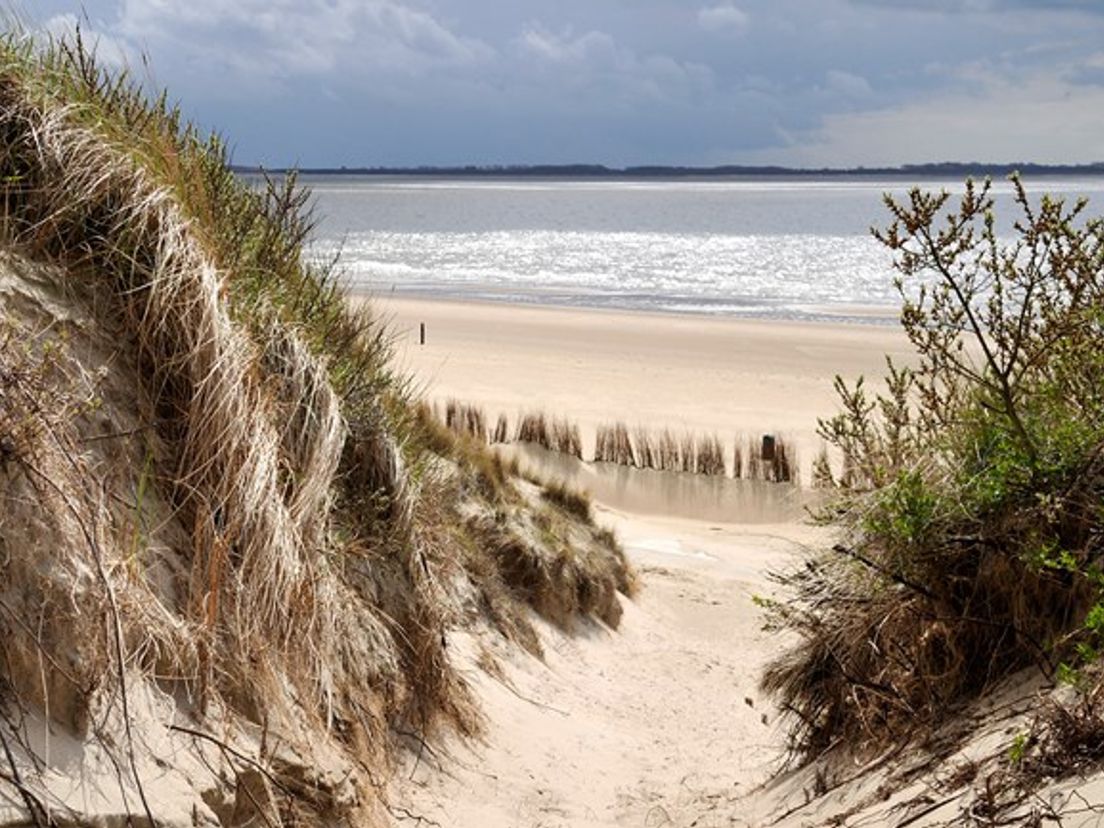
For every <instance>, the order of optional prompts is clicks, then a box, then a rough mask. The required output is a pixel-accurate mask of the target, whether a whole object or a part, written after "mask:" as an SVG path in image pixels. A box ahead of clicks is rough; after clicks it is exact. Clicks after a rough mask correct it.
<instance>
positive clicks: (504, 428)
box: [491, 414, 510, 443]
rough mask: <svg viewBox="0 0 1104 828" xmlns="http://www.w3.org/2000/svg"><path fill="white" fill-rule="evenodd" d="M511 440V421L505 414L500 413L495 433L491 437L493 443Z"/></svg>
mask: <svg viewBox="0 0 1104 828" xmlns="http://www.w3.org/2000/svg"><path fill="white" fill-rule="evenodd" d="M509 440H510V423H509V421H508V420H507V419H506V415H505V414H499V415H498V421H497V422H496V423H495V428H494V434H493V435H492V437H491V442H492V443H506V442H509Z"/></svg>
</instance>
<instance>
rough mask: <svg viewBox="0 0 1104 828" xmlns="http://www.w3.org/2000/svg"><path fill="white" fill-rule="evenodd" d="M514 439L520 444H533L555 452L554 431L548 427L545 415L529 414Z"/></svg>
mask: <svg viewBox="0 0 1104 828" xmlns="http://www.w3.org/2000/svg"><path fill="white" fill-rule="evenodd" d="M514 439H515V440H516V441H517V442H519V443H532V444H533V445H536V446H540V447H541V448H543V449H547V450H548V451H553V450H554V444H553V442H552V431H551V429H550V428H549V425H548V417H546V416H545V415H544V414H543V413H533V412H531V413H529V414H526V415H524V416H523V417H522V418H521V419H520V420H519V421H518V426H517V432H516V433H515V434H514Z"/></svg>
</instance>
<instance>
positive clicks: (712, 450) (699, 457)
mask: <svg viewBox="0 0 1104 828" xmlns="http://www.w3.org/2000/svg"><path fill="white" fill-rule="evenodd" d="M694 456H695V461H694V471H696V472H697V473H698V474H705V475H711V476H720V477H723V476H724V473H725V461H724V446H723V445H721V439H720V438H719V437H717V436H716V435H715V434H714V435H709V436H704V437H699V438H698V445H697V448H696V450H695V453H694Z"/></svg>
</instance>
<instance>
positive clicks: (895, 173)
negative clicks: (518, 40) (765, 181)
mask: <svg viewBox="0 0 1104 828" xmlns="http://www.w3.org/2000/svg"><path fill="white" fill-rule="evenodd" d="M233 169H234V171H235V172H237V173H242V174H251V173H252V174H256V173H261V172H268V173H274V174H277V175H279V174H283V173H286V172H289V170H286V169H266V168H262V167H258V166H235V167H233ZM298 172H300V173H303V174H308V175H311V174H314V175H362V176H364V175H368V176H372V175H378V176H383V175H388V176H455V177H458V178H471V177H477V178H481V177H488V178H494V177H510V178H516V177H532V178H723V177H732V178H775V177H778V178H787V177H791V178H807V177H817V178H820V177H824V178H875V177H903V178H910V179H915V178H918V177H928V178H943V177H947V178H959V179H961V178H965V177H975V178H976V177H984V176H991V177H993V178H1004V177H1007V176H1009V175H1011V174H1013V173H1019V174H1020V175H1023V176H1025V177H1026V176H1042V175H1051V176H1055V175H1062V176H1066V175H1069V176H1074V175H1077V176H1085V175H1104V162H1096V163H1093V164H1030V163H1015V164H990V163H984V162H957V161H946V162H940V163H932V164H903V165H901V166H898V167H846V168H834V167H819V168H799V167H782V166H741V165H735V164H729V165H724V166H716V167H683V166H663V165H646V166H633V167H607V166H604V165H602V164H491V165H474V164H469V165H466V166H456V167H449V166H440V167H438V166H418V167H313V168H304V169H300V170H298Z"/></svg>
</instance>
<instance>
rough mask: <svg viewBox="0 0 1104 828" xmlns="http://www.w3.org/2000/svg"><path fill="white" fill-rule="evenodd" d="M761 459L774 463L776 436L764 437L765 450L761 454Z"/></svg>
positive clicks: (767, 435) (765, 435) (766, 435)
mask: <svg viewBox="0 0 1104 828" xmlns="http://www.w3.org/2000/svg"><path fill="white" fill-rule="evenodd" d="M759 459H760V460H765V461H766V462H768V463H771V462H774V435H773V434H764V435H763V448H762V450H761V451H760V452H759Z"/></svg>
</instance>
